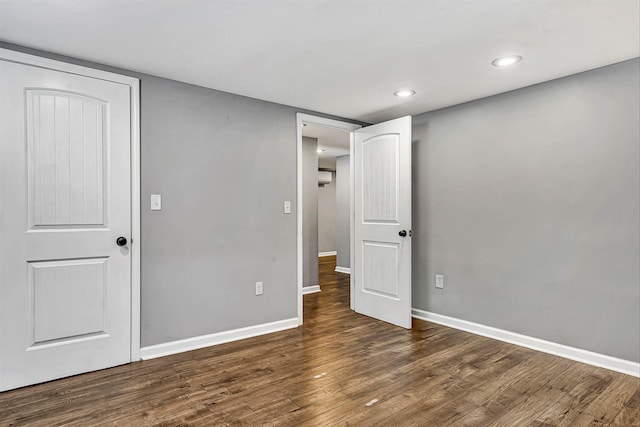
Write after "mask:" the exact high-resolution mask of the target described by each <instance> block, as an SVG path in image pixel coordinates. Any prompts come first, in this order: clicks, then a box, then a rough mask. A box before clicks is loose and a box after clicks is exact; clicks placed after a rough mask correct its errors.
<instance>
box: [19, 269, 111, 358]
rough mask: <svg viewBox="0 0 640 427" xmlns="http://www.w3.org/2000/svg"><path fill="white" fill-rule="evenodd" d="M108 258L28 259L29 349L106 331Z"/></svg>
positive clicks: (79, 338) (85, 337) (83, 337)
mask: <svg viewBox="0 0 640 427" xmlns="http://www.w3.org/2000/svg"><path fill="white" fill-rule="evenodd" d="M107 262H108V258H97V259H80V260H60V261H44V262H30V263H29V276H30V277H29V283H30V285H31V292H30V294H31V298H32V300H31V316H30V318H31V320H32V328H31V329H32V340H31V341H32V343H31V345H30V347H29V348H30V349H33V348H38V347H41V346H42V345H48V344H59V343H63V342H65V341H68V340H72V339H73V340H81V339H87V338H89V337H91V338H93V337H95V336H97V335H100V334H105V333H106V331H105V330H106V327H105V316H106V313H107V310H106V301H107V300H106V298H105V297H106V292H107V288H106V284H107Z"/></svg>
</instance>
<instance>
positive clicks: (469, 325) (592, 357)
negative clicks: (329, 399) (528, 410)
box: [411, 308, 640, 377]
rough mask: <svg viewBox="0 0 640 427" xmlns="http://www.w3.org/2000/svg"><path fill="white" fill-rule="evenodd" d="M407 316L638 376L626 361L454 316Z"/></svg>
mask: <svg viewBox="0 0 640 427" xmlns="http://www.w3.org/2000/svg"><path fill="white" fill-rule="evenodd" d="M411 314H412V315H413V317H415V318H416V319H421V320H425V321H427V322H432V323H437V324H439V325H444V326H448V327H450V328H455V329H460V330H462V331H466V332H471V333H473V334H476V335H482V336H483V337H488V338H493V339H496V340H499V341H504V342H508V343H511V344H516V345H519V346H522V347H527V348H530V349H533V350H538V351H541V352H543V353H549V354H553V355H555V356H560V357H564V358H566V359H571V360H575V361H577V362H582V363H586V364H588V365H592V366H597V367H600V368H605V369H610V370H612V371H616V372H621V373H623V374H627V375H633V376H634V377H640V363H636V362H631V361H629V360H624V359H618V358H616V357H612V356H607V355H604V354H600V353H594V352H592V351H588V350H582V349H580V348H575V347H569V346H567V345H564V344H558V343H554V342H551V341H545V340H542V339H539V338H534V337H530V336H527V335H522V334H518V333H515V332H510V331H505V330H504V329H498V328H494V327H491V326H485V325H481V324H479V323H473V322H469V321H466V320H461V319H456V318H454V317H449V316H443V315H442V314H436V313H431V312H428V311H424V310H419V309H417V308H414V309H412V310H411Z"/></svg>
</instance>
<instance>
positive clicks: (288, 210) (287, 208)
mask: <svg viewBox="0 0 640 427" xmlns="http://www.w3.org/2000/svg"><path fill="white" fill-rule="evenodd" d="M284 213H286V214H290V213H291V201H290V200H285V201H284Z"/></svg>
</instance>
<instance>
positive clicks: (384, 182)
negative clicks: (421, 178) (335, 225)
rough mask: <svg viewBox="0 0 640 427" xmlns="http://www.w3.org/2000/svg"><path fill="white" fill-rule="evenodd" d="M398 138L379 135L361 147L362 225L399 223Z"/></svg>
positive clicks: (393, 135) (390, 135)
mask: <svg viewBox="0 0 640 427" xmlns="http://www.w3.org/2000/svg"><path fill="white" fill-rule="evenodd" d="M398 149H399V135H398V134H386V135H376V136H374V137H372V138H369V139H367V140H365V141H363V143H362V222H363V223H365V224H380V223H387V224H397V223H398V160H399V156H398Z"/></svg>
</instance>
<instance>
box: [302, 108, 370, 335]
mask: <svg viewBox="0 0 640 427" xmlns="http://www.w3.org/2000/svg"><path fill="white" fill-rule="evenodd" d="M303 123H304V124H313V125H319V126H325V127H330V128H335V129H340V130H344V131H347V132H350V133H351V140H350V143H349V174H350V176H349V223H350V226H349V232H350V236H349V242H350V251H349V252H350V253H349V255H350V257H351V259H350V261H349V262H350V264H351V265H353V245H354V240H353V238H354V234H353V225H354V223H353V221H354V216H353V213H354V211H353V178H354V173H353V131H354V130H356V129H360V128H361V127H362V126H361V125H358V124H355V123H351V122H347V121H341V120H334V119H327V118H324V117H320V116H314V115H311V114H305V113H296V138H297V140H296V156H297V157H296V174H297V177H296V223H297V232H296V236H297V243H296V247H297V258H298V259H297V269H296V270H297V282H298V325H302V321H303V319H302V318H303V309H302V298H303V295H302V286H303V283H302V281H303V278H302V277H303V276H302V268H303V259H302V221H303V218H302V197H303V195H302V124H303ZM353 273H354V272H353V269H352V270H351V276H350V280H349V282H350V286H351V301H350V306H351V309H353V287H354V276H353Z"/></svg>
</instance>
